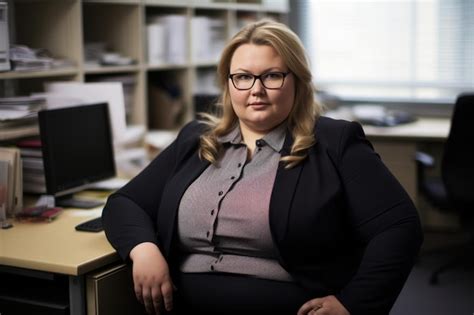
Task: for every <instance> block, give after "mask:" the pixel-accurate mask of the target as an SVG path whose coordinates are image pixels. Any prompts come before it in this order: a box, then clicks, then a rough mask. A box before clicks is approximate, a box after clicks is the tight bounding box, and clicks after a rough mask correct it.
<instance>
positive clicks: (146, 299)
mask: <svg viewBox="0 0 474 315" xmlns="http://www.w3.org/2000/svg"><path fill="white" fill-rule="evenodd" d="M142 296H143V304H144V305H145V310H146V312H147V313H148V314H153V312H154V307H153V298H152V296H151V292H150V289H147V288H143V291H142Z"/></svg>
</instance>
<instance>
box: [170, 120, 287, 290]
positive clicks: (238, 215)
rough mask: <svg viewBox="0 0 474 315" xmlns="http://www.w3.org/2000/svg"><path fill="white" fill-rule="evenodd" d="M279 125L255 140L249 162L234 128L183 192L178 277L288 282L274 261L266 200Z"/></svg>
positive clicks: (281, 138)
mask: <svg viewBox="0 0 474 315" xmlns="http://www.w3.org/2000/svg"><path fill="white" fill-rule="evenodd" d="M285 134H286V125H285V124H282V125H280V126H278V127H277V128H275V129H274V130H272V131H271V132H270V133H268V134H267V135H265V136H264V137H263V138H262V139H259V140H257V141H256V149H255V153H254V154H253V156H252V159H248V158H247V156H248V155H247V146H246V145H245V144H244V143H242V135H241V133H240V128H239V127H238V126H237V127H236V128H235V129H233V130H232V131H231V132H230V133H229V134H227V135H226V136H224V137H221V138H220V139H219V141H220V142H221V143H222V144H223V146H224V148H225V149H224V152H223V154H222V156H221V158H220V160H219V162H218V165H217V166H215V165H212V164H211V165H210V166H209V167H208V168H207V169H206V170H205V171H204V172H203V173H202V174H201V175H200V176H199V177H198V178H197V179H196V180H195V181H194V182H193V183H192V184H191V185H190V186H189V187H188V189H187V190H186V192H185V193H184V195H183V198H182V199H181V203H180V206H179V212H178V235H179V242H180V247H181V249H182V250H183V252H184V255H183V256H182V260H181V264H180V269H181V271H183V272H228V273H237V274H244V275H250V276H255V277H259V278H264V279H273V280H281V281H292V278H291V276H290V275H289V274H288V272H286V271H285V270H284V269H283V268H282V267H281V265H280V264H279V263H278V261H277V260H276V254H275V245H274V244H273V240H272V236H271V233H270V223H269V207H270V196H271V193H272V189H273V184H274V181H275V176H276V172H277V168H278V163H279V160H280V157H281V155H280V151H281V149H282V147H283V143H284V141H285Z"/></svg>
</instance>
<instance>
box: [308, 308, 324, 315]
mask: <svg viewBox="0 0 474 315" xmlns="http://www.w3.org/2000/svg"><path fill="white" fill-rule="evenodd" d="M324 314H325V311H324V309H323V308H322V306H316V307H315V308H313V309H312V310H311V311H309V313H308V315H324Z"/></svg>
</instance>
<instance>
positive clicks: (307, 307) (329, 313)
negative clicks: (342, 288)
mask: <svg viewBox="0 0 474 315" xmlns="http://www.w3.org/2000/svg"><path fill="white" fill-rule="evenodd" d="M297 315H350V314H349V312H348V311H347V309H346V308H345V307H344V305H342V304H341V302H339V300H338V299H336V297H335V296H334V295H328V296H325V297H322V298H317V299H312V300H309V301H308V302H306V303H304V304H303V306H301V307H300V309H299V310H298V314H297Z"/></svg>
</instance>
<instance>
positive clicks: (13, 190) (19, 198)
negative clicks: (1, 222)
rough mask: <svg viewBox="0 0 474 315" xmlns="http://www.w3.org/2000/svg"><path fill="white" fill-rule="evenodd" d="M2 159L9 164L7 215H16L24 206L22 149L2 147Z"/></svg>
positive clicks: (0, 154) (0, 153) (0, 158)
mask: <svg viewBox="0 0 474 315" xmlns="http://www.w3.org/2000/svg"><path fill="white" fill-rule="evenodd" d="M0 161H3V162H4V163H6V164H7V165H8V175H7V185H6V198H5V199H6V202H5V205H6V215H7V217H9V216H14V215H15V214H16V213H18V212H19V211H20V210H21V209H22V208H23V168H22V162H21V159H20V150H19V149H17V148H2V147H0Z"/></svg>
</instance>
